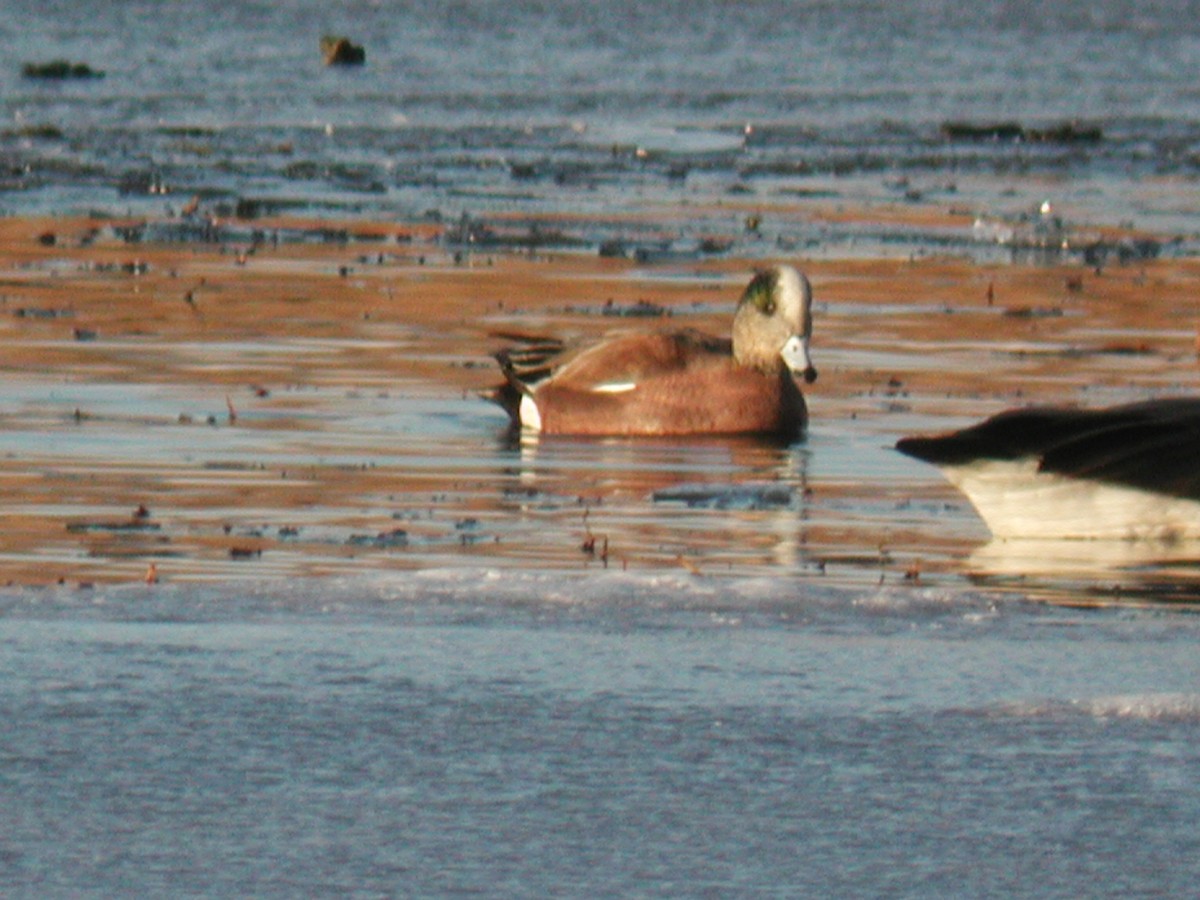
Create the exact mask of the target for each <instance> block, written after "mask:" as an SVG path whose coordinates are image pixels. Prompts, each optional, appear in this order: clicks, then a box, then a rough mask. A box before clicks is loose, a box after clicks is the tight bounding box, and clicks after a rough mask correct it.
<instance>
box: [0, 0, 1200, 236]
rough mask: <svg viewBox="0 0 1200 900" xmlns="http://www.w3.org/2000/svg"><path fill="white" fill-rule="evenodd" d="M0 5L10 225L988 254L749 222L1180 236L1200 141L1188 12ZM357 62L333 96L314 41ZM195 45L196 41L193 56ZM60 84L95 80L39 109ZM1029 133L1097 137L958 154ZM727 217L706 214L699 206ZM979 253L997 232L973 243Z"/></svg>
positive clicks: (1076, 5)
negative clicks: (648, 214)
mask: <svg viewBox="0 0 1200 900" xmlns="http://www.w3.org/2000/svg"><path fill="white" fill-rule="evenodd" d="M78 9H79V7H78V6H77V4H72V3H39V4H32V3H26V2H22V0H5V2H4V3H2V4H0V13H3V15H0V39H3V40H4V41H5V42H6V44H7V45H8V46H12V47H19V48H20V50H21V58H19V59H18V58H13V59H12V60H10V63H9V64H8V65H7V66H5V67H4V68H3V70H2V71H0V160H2V161H3V163H4V169H3V180H2V181H0V209H2V210H3V211H5V212H8V213H26V212H35V211H36V212H41V211H51V212H56V213H61V212H65V211H68V210H73V211H82V210H89V209H95V210H106V211H109V212H118V213H123V212H125V211H127V210H133V211H135V212H139V213H143V214H146V213H162V212H163V211H164V210H166V209H169V208H171V209H178V208H179V207H181V206H182V205H183V204H185V203H186V202H188V200H189V199H190V198H192V197H193V196H199V197H201V198H202V199H203V200H204V201H205V204H206V208H216V207H220V206H223V207H225V208H226V210H227V211H232V210H233V209H234V208H235V207H236V206H238V204H239V201H240V202H241V206H242V209H243V210H244V211H249V210H257V211H260V212H271V211H277V210H282V211H292V212H296V211H316V212H333V213H335V214H337V215H341V216H345V215H347V214H351V215H354V214H362V215H367V216H374V217H380V216H389V217H395V218H398V219H401V220H411V219H421V218H427V217H431V216H432V217H437V218H444V219H446V220H447V221H454V220H458V219H459V217H460V216H461V215H462V214H464V213H467V214H469V215H470V216H472V217H475V218H476V219H479V220H486V219H488V218H489V217H494V216H496V215H503V216H506V217H511V216H513V215H517V216H519V215H520V214H521V213H522V212H526V213H529V214H538V215H545V214H547V213H554V212H559V213H571V214H573V215H582V216H584V217H586V219H587V220H588V222H587V223H586V224H582V225H579V226H575V227H571V228H568V230H567V233H568V236H569V237H570V238H571V240H573V241H578V242H580V243H582V244H584V245H588V246H593V247H594V246H596V245H597V244H598V243H600V242H603V241H605V240H612V239H621V240H632V241H638V240H642V239H645V238H646V237H647V235H645V234H641V235H639V234H638V233H636V232H635V231H633V230H632V229H631V228H630V227H629V225H628V223H626V224H623V225H622V226H621V227H619V228H615V229H614V228H613V226H612V223H611V222H608V217H609V216H611V215H612V214H628V213H631V212H637V211H641V210H646V209H653V208H655V207H660V208H661V207H664V206H667V205H670V206H676V205H678V204H679V203H680V202H686V203H687V204H688V205H689V206H690V207H691V210H690V211H689V213H688V214H687V218H686V221H671V222H663V223H660V224H658V225H655V224H651V225H650V226H649V231H650V232H651V233H653V232H654V231H655V230H659V231H660V235H659V236H660V237H661V226H662V225H665V226H666V230H667V232H668V234H667V237H668V238H669V239H670V240H671V241H672V242H673V243H674V244H675V246H676V247H690V246H694V245H695V243H696V241H697V240H698V239H699V238H700V237H703V236H711V235H714V234H716V235H720V236H721V237H722V240H724V241H729V242H732V244H733V246H734V247H735V249H736V251H737V252H739V253H743V254H758V255H763V254H769V253H771V252H773V249H774V248H777V247H791V248H798V249H802V250H804V251H805V252H808V253H814V254H815V253H830V252H832V253H839V254H841V253H859V252H871V253H874V252H880V251H881V250H888V249H889V248H890V252H900V253H903V254H908V253H913V252H923V250H924V249H925V248H927V247H929V246H934V247H938V246H944V245H946V244H949V245H950V246H954V247H961V246H970V245H972V244H976V243H982V244H983V245H985V246H986V245H988V244H993V243H994V240H993V239H992V237H990V236H989V237H986V238H985V239H984V240H983V241H982V242H980V241H978V240H976V237H977V236H975V235H972V234H970V233H961V232H957V233H956V232H949V233H947V232H944V231H941V230H939V229H937V228H928V229H914V228H912V227H902V228H887V227H884V228H879V227H876V226H872V227H868V228H866V229H864V228H863V226H861V225H858V226H838V225H836V224H835V225H830V224H828V223H825V224H821V225H816V224H814V223H812V222H806V221H803V220H800V221H797V220H783V221H779V220H773V219H772V218H771V217H770V216H769V215H766V216H764V221H763V226H762V228H761V229H760V230H758V231H756V232H754V233H752V234H746V233H744V231H743V229H742V228H741V227H740V226H741V222H742V219H743V218H744V215H745V212H739V210H743V211H753V210H754V209H756V208H757V209H759V210H760V211H762V210H764V209H765V210H766V211H767V212H769V211H770V207H771V206H772V204H774V203H776V202H779V201H791V202H794V201H795V200H796V199H797V198H806V197H807V198H810V199H815V200H819V201H822V202H824V203H826V204H830V203H849V204H854V205H861V204H863V203H869V202H882V201H888V202H896V203H902V204H910V205H911V206H913V207H914V208H921V207H936V206H944V205H946V204H947V203H949V204H953V205H956V206H960V207H962V208H964V209H966V210H968V211H970V212H971V213H973V214H977V215H979V216H981V217H982V220H983V221H984V223H985V231H988V229H1002V230H1007V231H1009V232H1012V231H1013V230H1014V229H1015V230H1016V231H1017V232H1021V231H1029V230H1030V229H1033V228H1036V227H1037V224H1038V223H1037V222H1036V221H1035V220H1031V219H1030V218H1029V214H1030V213H1031V211H1033V210H1034V209H1036V208H1037V207H1038V206H1039V205H1040V204H1041V203H1042V202H1043V201H1047V200H1048V201H1052V202H1053V204H1054V206H1055V208H1056V209H1057V210H1058V211H1059V214H1060V215H1062V216H1064V217H1065V218H1066V219H1067V220H1068V221H1070V222H1074V223H1077V224H1082V225H1083V226H1091V227H1095V226H1096V225H1099V224H1107V225H1115V224H1118V223H1125V222H1127V223H1132V224H1133V225H1135V226H1137V227H1139V228H1143V229H1146V230H1149V231H1154V232H1158V233H1161V234H1180V235H1194V234H1195V227H1194V216H1195V213H1196V206H1195V201H1194V198H1193V197H1192V196H1191V193H1192V192H1191V191H1190V190H1189V185H1191V184H1192V183H1193V182H1194V179H1195V177H1196V175H1197V159H1198V158H1200V153H1198V151H1200V124H1198V123H1197V119H1196V115H1195V104H1196V90H1195V86H1194V83H1193V79H1192V78H1191V70H1192V62H1193V57H1194V53H1195V46H1196V42H1197V39H1198V32H1197V26H1196V25H1195V23H1196V22H1197V21H1198V20H1200V17H1198V16H1197V15H1196V12H1197V7H1196V4H1195V3H1194V2H1190V0H1160V2H1156V3H1152V4H1144V3H1143V4H1131V3H1125V2H1116V0H1110V2H1105V3H1096V2H1084V0H1070V2H1062V3H1056V4H1054V6H1053V7H1052V8H1045V7H1044V6H1043V5H1042V4H1034V3H1025V2H1011V0H1004V2H1001V0H993V2H985V3H975V4H971V5H970V6H969V7H968V6H963V5H962V4H959V3H954V2H946V0H922V2H920V3H916V4H913V3H906V4H902V5H897V4H893V3H886V2H878V0H856V2H853V3H838V4H832V5H831V4H827V3H818V2H803V3H792V2H787V3H784V2H780V0H752V2H746V3H742V4H738V5H737V6H731V5H728V4H725V3H718V2H705V3H689V4H682V5H681V4H677V3H656V4H643V3H627V2H618V3H595V2H588V0H572V2H566V3H559V4H553V5H551V6H547V5H546V4H543V3H535V2H507V0H506V2H492V0H478V2H467V3H461V2H432V3H423V4H421V5H420V6H413V7H404V6H396V5H393V4H381V3H376V2H355V3H347V4H339V5H338V6H337V7H329V6H328V5H327V4H322V3H317V2H312V0H289V2H283V3H273V4H266V3H255V2H246V3H238V4H232V5H229V6H228V7H227V8H224V9H222V10H221V11H214V10H213V9H212V8H211V5H210V4H207V3H203V2H201V0H189V2H182V3H173V4H171V5H170V6H169V7H167V8H159V6H158V5H155V6H154V11H153V14H150V15H147V14H146V12H145V7H144V6H143V5H142V4H138V3H124V2H121V3H117V2H95V3H89V4H88V5H87V7H86V9H87V10H88V15H87V16H86V17H85V18H82V19H81V17H80V16H79V15H78ZM328 32H339V33H345V34H348V35H350V36H351V37H352V38H353V39H355V40H357V41H359V42H361V43H363V44H364V45H365V47H366V50H367V64H366V65H365V66H364V67H355V68H350V69H346V68H342V69H331V68H326V67H324V66H323V65H322V61H321V58H320V54H319V52H318V47H317V45H318V41H319V39H320V37H321V35H323V34H325V33H328ZM185 36H186V37H185ZM62 58H65V59H68V60H71V61H77V62H83V63H87V64H89V65H90V66H91V67H92V68H94V69H99V70H101V71H103V72H104V74H105V77H104V78H102V79H89V80H82V81H66V82H54V81H49V82H47V81H42V80H37V79H29V78H26V77H23V76H22V73H21V67H22V65H23V64H24V63H27V62H35V63H37V62H48V61H50V60H54V59H62ZM953 123H965V124H967V125H973V126H982V127H985V128H986V127H988V126H990V125H994V124H1001V125H1004V124H1009V123H1015V124H1016V125H1017V126H1018V128H1020V129H1025V130H1032V131H1037V130H1042V131H1051V132H1053V130H1054V129H1056V128H1061V127H1062V126H1063V125H1073V127H1076V128H1077V129H1079V130H1080V131H1086V130H1087V129H1089V128H1095V129H1099V132H1100V139H1099V140H1091V139H1051V140H1043V141H1039V140H1029V139H1025V140H1018V139H1013V138H1003V139H995V140H993V139H962V138H955V139H952V138H950V137H947V134H946V133H945V132H944V130H943V126H945V125H947V124H953ZM714 207H715V208H714ZM989 234H990V232H989Z"/></svg>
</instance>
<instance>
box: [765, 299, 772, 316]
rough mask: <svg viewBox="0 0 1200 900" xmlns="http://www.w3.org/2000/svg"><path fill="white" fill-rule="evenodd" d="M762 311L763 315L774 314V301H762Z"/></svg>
mask: <svg viewBox="0 0 1200 900" xmlns="http://www.w3.org/2000/svg"><path fill="white" fill-rule="evenodd" d="M762 311H763V314H764V315H768V316H773V315H775V301H774V300H768V301H767V302H766V303H764V304H763V307H762Z"/></svg>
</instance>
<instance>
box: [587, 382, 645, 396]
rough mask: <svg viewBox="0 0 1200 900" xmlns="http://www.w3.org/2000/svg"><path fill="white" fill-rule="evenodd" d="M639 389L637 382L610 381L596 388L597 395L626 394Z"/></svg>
mask: <svg viewBox="0 0 1200 900" xmlns="http://www.w3.org/2000/svg"><path fill="white" fill-rule="evenodd" d="M635 387H637V382H636V381H609V382H605V383H604V384H598V385H596V386H595V387H594V388H592V390H593V391H595V392H596V393H597V394H625V393H628V392H629V391H632V390H633V389H634V388H635Z"/></svg>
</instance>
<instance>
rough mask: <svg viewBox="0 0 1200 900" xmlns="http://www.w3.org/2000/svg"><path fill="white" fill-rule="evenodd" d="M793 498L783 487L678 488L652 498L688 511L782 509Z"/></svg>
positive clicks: (748, 485)
mask: <svg viewBox="0 0 1200 900" xmlns="http://www.w3.org/2000/svg"><path fill="white" fill-rule="evenodd" d="M793 497H794V492H793V490H792V488H791V487H789V486H788V485H784V484H761V485H754V484H733V485H731V484H715V485H714V484H681V485H677V486H675V487H670V488H663V489H662V490H658V491H655V492H654V494H653V498H654V502H655V503H682V504H683V505H685V506H687V507H688V508H689V509H740V510H760V509H785V508H787V507H789V506H791V505H792V500H793Z"/></svg>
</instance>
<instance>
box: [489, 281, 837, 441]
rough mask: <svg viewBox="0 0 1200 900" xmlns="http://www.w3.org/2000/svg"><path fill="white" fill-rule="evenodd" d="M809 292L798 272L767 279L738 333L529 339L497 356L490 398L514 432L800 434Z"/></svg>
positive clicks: (748, 295)
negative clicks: (497, 377) (576, 344)
mask: <svg viewBox="0 0 1200 900" xmlns="http://www.w3.org/2000/svg"><path fill="white" fill-rule="evenodd" d="M811 336H812V288H811V287H810V285H809V283H808V279H807V278H805V277H804V276H803V275H801V274H800V273H799V272H797V271H796V270H795V269H794V268H792V267H791V266H779V267H777V268H773V269H769V270H766V271H763V272H759V273H758V274H756V275H755V276H754V278H753V279H752V280H751V282H750V284H749V285H748V286H747V287H746V290H745V291H744V292H743V293H742V297H741V300H739V301H738V305H737V309H736V311H735V312H734V316H733V334H732V339H730V338H717V337H712V336H709V335H706V334H702V333H700V332H698V331H695V330H692V329H686V330H682V331H640V332H634V333H626V334H621V335H617V336H613V337H609V338H607V339H605V340H603V341H601V342H599V343H596V344H591V345H588V346H585V347H580V348H575V349H567V348H566V347H564V346H563V345H562V344H561V343H560V342H558V341H541V342H537V343H527V344H525V345H523V346H521V347H516V348H509V349H506V350H502V351H501V352H500V353H497V354H496V359H497V360H498V361H499V363H500V368H501V370H502V371H503V373H504V376H505V383H504V384H503V385H502V386H501V387H500V388H499V389H498V390H497V391H496V393H495V395H494V399H495V400H496V401H497V402H499V403H500V404H501V405H502V406H503V407H504V408H505V409H506V410H507V411H508V413H509V415H510V416H511V417H512V421H513V424H514V426H517V427H519V428H521V429H522V430H525V431H532V432H539V433H543V434H571V435H683V434H768V435H777V436H780V437H784V438H792V437H795V436H797V435H798V434H800V433H801V432H802V431H803V429H804V426H805V423H806V421H807V418H808V412H807V408H806V406H805V403H804V396H803V395H802V394H801V392H800V387H799V385H798V384H797V382H796V379H797V376H798V377H801V378H803V379H804V380H805V381H806V382H810V383H811V382H812V381H814V380H815V379H816V377H817V372H816V369H814V368H813V365H812V362H811V360H810V359H809V353H808V345H809V339H810V337H811Z"/></svg>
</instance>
